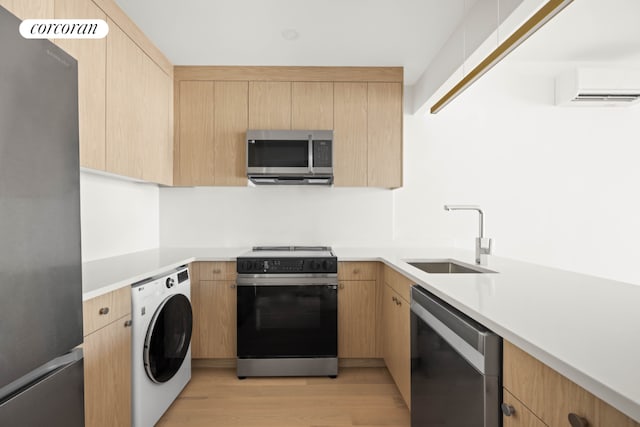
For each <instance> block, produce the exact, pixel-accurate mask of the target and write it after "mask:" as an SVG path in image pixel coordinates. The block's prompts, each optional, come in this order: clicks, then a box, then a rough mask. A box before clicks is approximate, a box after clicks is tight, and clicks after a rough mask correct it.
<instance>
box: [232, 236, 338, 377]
mask: <svg viewBox="0 0 640 427" xmlns="http://www.w3.org/2000/svg"><path fill="white" fill-rule="evenodd" d="M237 269H238V280H237V285H238V306H237V309H238V348H237V351H238V365H237V366H238V368H237V375H238V377H239V378H244V377H254V376H325V375H327V376H331V377H334V376H336V375H338V274H337V273H338V260H337V258H336V256H335V255H334V254H333V252H332V250H331V248H330V247H326V246H275V247H274V246H263V247H255V248H253V250H251V251H250V252H247V253H245V254H243V255H241V256H240V257H238V259H237Z"/></svg>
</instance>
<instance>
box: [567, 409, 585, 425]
mask: <svg viewBox="0 0 640 427" xmlns="http://www.w3.org/2000/svg"><path fill="white" fill-rule="evenodd" d="M568 419H569V424H571V427H588V426H589V421H587V419H586V418H582V417H581V416H579V415H576V414H574V413H573V412H572V413H570V414H569V416H568Z"/></svg>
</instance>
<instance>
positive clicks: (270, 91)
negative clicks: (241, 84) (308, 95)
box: [249, 82, 291, 129]
mask: <svg viewBox="0 0 640 427" xmlns="http://www.w3.org/2000/svg"><path fill="white" fill-rule="evenodd" d="M249 129H291V82H249Z"/></svg>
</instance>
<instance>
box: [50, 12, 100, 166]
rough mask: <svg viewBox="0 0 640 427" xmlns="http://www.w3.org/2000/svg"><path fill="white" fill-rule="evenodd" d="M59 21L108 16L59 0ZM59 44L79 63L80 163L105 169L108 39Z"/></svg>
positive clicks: (68, 41) (71, 41) (70, 40)
mask: <svg viewBox="0 0 640 427" xmlns="http://www.w3.org/2000/svg"><path fill="white" fill-rule="evenodd" d="M55 17H56V19H71V18H77V19H102V20H106V19H107V15H106V14H105V13H104V12H103V11H102V10H101V9H100V8H99V7H98V6H96V5H95V4H94V3H93V2H91V1H87V0H56V1H55ZM56 44H57V45H58V46H60V47H61V48H62V49H64V50H65V51H66V52H67V53H68V54H70V55H71V56H73V57H74V58H76V60H77V61H78V120H79V125H80V164H81V165H82V166H84V167H87V168H91V169H98V170H104V169H105V152H106V148H105V97H106V82H105V79H106V57H107V41H106V39H91V40H88V39H85V40H80V39H57V40H56Z"/></svg>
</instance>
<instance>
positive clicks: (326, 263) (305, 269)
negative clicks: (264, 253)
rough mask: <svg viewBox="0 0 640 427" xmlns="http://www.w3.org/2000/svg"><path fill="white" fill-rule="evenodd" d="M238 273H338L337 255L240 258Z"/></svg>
mask: <svg viewBox="0 0 640 427" xmlns="http://www.w3.org/2000/svg"><path fill="white" fill-rule="evenodd" d="M237 272H238V274H264V273H271V274H287V273H298V274H299V273H311V274H313V273H337V272H338V260H337V259H336V258H335V257H326V258H325V257H317V258H253V257H248V258H238V260H237Z"/></svg>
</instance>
